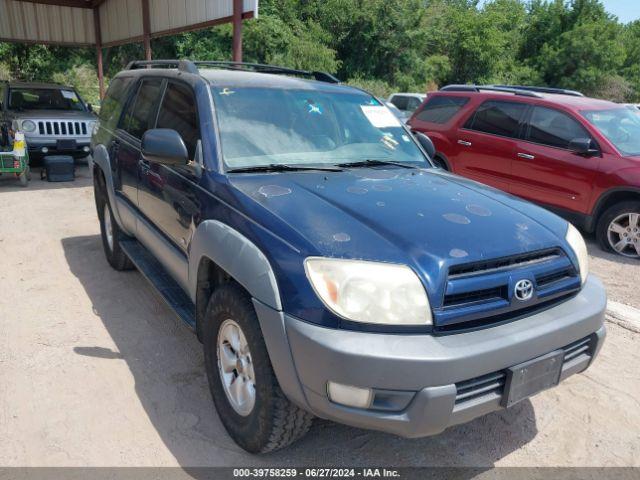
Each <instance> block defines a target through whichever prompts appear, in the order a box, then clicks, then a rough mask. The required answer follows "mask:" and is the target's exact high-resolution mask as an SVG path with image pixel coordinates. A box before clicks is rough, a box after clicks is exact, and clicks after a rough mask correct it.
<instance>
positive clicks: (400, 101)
mask: <svg viewBox="0 0 640 480" xmlns="http://www.w3.org/2000/svg"><path fill="white" fill-rule="evenodd" d="M408 101H409V99H408V98H407V97H405V96H404V95H394V96H393V97H392V98H391V103H393V104H394V105H395V106H396V107H397V108H398V109H399V110H406V109H407V103H408Z"/></svg>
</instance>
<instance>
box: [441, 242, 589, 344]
mask: <svg viewBox="0 0 640 480" xmlns="http://www.w3.org/2000/svg"><path fill="white" fill-rule="evenodd" d="M520 280H531V281H532V282H533V284H534V295H533V296H532V297H531V298H529V299H526V300H523V301H521V300H518V299H517V298H515V296H514V292H515V284H516V283H517V282H518V281H520ZM580 286H581V282H580V276H579V275H578V272H577V271H576V269H575V267H574V266H573V263H572V262H571V260H570V259H569V258H568V257H567V256H566V255H565V254H564V252H563V251H562V250H561V249H560V248H551V249H545V250H540V251H537V252H530V253H526V254H519V255H514V256H511V257H502V258H499V259H495V260H483V261H480V262H474V263H466V264H460V265H451V266H450V267H449V271H448V277H447V281H446V287H445V289H444V294H443V296H442V303H440V304H436V305H435V306H434V330H435V332H440V333H443V334H445V333H446V334H449V333H456V332H460V331H466V330H469V329H473V328H486V327H490V326H493V325H496V324H498V323H503V322H506V321H510V320H512V319H516V318H521V317H522V316H523V315H532V314H535V313H537V312H538V311H541V310H543V309H545V308H549V307H550V306H554V305H555V304H557V303H559V302H561V301H564V300H566V299H568V298H570V297H571V296H573V295H574V294H575V293H576V292H578V291H579V290H580Z"/></svg>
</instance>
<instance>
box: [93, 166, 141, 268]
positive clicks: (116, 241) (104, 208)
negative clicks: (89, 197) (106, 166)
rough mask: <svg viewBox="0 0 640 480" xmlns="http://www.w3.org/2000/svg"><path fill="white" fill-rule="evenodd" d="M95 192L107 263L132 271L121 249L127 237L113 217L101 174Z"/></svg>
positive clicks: (95, 185)
mask: <svg viewBox="0 0 640 480" xmlns="http://www.w3.org/2000/svg"><path fill="white" fill-rule="evenodd" d="M93 190H94V195H95V200H96V208H97V210H98V219H99V221H100V236H101V237H102V248H103V249H104V254H105V256H106V257H107V261H108V262H109V265H111V266H112V267H113V268H114V269H115V270H118V271H122V270H131V269H133V268H134V265H133V263H132V262H131V260H130V259H129V257H127V255H126V254H125V253H124V251H123V250H122V248H121V247H120V240H122V239H124V238H126V235H125V234H124V233H123V232H122V231H121V230H120V227H119V226H118V223H117V222H116V221H115V219H114V217H113V210H112V209H111V205H109V198H108V196H107V189H106V185H105V184H104V179H103V178H102V177H101V175H99V174H98V175H97V176H96V178H95V179H94V187H93ZM107 213H108V215H109V219H110V221H109V222H108V223H110V225H111V238H112V242H111V245H110V242H109V240H108V236H107V227H106V226H105V217H106V214H107Z"/></svg>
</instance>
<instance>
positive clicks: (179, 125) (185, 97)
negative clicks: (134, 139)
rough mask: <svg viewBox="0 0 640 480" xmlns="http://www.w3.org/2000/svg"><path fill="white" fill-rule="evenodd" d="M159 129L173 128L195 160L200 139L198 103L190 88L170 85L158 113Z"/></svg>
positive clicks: (174, 84)
mask: <svg viewBox="0 0 640 480" xmlns="http://www.w3.org/2000/svg"><path fill="white" fill-rule="evenodd" d="M156 126H157V128H172V129H173V130H176V131H177V132H178V133H179V134H180V136H181V137H182V139H183V140H184V143H185V145H186V146H187V150H188V151H189V158H191V159H193V157H194V154H195V151H196V143H197V142H198V139H199V138H200V134H199V131H198V115H197V113H196V101H195V98H194V97H193V93H192V92H191V90H190V89H189V87H187V86H185V85H181V84H176V83H170V84H169V86H168V87H167V91H166V93H165V94H164V99H163V100H162V105H161V106H160V111H159V112H158V123H157V125H156Z"/></svg>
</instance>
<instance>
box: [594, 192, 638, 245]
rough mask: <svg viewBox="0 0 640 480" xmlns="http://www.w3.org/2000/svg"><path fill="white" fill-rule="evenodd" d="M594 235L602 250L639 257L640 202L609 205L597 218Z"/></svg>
mask: <svg viewBox="0 0 640 480" xmlns="http://www.w3.org/2000/svg"><path fill="white" fill-rule="evenodd" d="M596 237H597V239H598V243H599V244H600V246H601V247H602V248H603V249H604V250H607V251H610V252H613V253H617V254H619V255H623V256H625V257H630V258H640V202H635V201H631V202H621V203H618V204H616V205H613V206H612V207H609V208H608V209H607V210H606V211H605V212H604V213H603V214H602V215H601V216H600V219H599V220H598V225H597V228H596Z"/></svg>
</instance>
